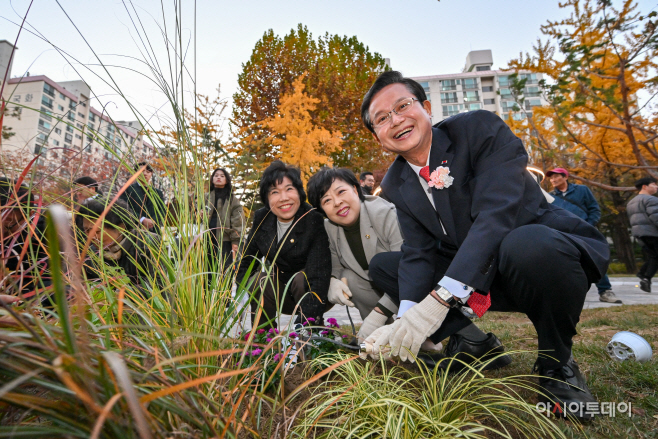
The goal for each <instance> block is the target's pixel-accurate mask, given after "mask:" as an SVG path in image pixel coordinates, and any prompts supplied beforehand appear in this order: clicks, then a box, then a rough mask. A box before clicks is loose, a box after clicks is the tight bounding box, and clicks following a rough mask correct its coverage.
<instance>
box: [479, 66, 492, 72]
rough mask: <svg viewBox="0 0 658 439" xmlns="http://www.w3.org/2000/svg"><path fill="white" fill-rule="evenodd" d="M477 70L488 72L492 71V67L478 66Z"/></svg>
mask: <svg viewBox="0 0 658 439" xmlns="http://www.w3.org/2000/svg"><path fill="white" fill-rule="evenodd" d="M475 70H476V71H478V72H486V71H487V70H491V66H476V67H475Z"/></svg>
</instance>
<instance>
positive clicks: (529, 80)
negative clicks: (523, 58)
mask: <svg viewBox="0 0 658 439" xmlns="http://www.w3.org/2000/svg"><path fill="white" fill-rule="evenodd" d="M521 79H525V80H526V81H525V84H526V85H528V84H537V82H538V81H537V74H536V73H523V74H521V75H519V81H520V80H521Z"/></svg>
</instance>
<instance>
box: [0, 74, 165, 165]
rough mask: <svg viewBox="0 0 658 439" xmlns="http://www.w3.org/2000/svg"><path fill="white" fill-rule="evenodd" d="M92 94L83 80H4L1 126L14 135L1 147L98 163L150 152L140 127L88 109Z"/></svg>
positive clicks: (45, 157) (48, 159) (42, 158)
mask: <svg viewBox="0 0 658 439" xmlns="http://www.w3.org/2000/svg"><path fill="white" fill-rule="evenodd" d="M90 95H91V90H90V89H89V86H88V85H87V84H85V83H84V82H83V81H67V82H56V81H54V80H52V79H50V78H49V77H47V76H43V75H41V76H26V77H23V78H12V79H10V80H8V81H7V84H6V85H5V90H4V92H3V99H5V100H6V101H7V103H8V104H7V105H8V111H7V113H6V114H5V120H4V122H3V125H6V126H10V127H11V132H13V133H15V134H14V135H13V136H12V137H10V138H9V139H7V140H3V141H2V151H3V152H12V151H16V150H22V151H30V152H32V153H33V154H35V155H37V154H41V156H40V158H39V162H38V163H39V164H45V163H46V162H52V161H53V160H56V159H60V160H62V161H64V160H66V159H67V157H69V156H70V154H69V153H74V152H77V151H82V154H87V155H90V156H91V157H90V158H95V159H101V161H102V160H103V159H104V160H117V159H116V156H117V155H118V156H123V155H125V154H129V153H130V154H132V155H134V156H135V158H136V159H140V158H143V157H146V156H150V155H151V153H152V146H151V145H149V144H148V143H147V142H145V141H144V139H143V136H142V135H141V133H140V132H139V130H138V129H136V128H135V127H130V126H124V125H121V124H118V123H115V122H114V121H112V119H111V118H110V117H109V116H108V115H107V114H106V113H104V112H103V111H101V110H97V109H96V108H93V107H91V105H90ZM12 103H13V104H17V105H12ZM107 146H109V147H110V148H107ZM113 152H114V153H116V155H115V154H114V153H113Z"/></svg>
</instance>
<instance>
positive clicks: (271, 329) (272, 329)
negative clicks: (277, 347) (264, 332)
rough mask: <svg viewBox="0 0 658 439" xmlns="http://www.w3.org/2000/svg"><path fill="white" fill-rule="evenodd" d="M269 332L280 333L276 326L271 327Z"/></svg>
mask: <svg viewBox="0 0 658 439" xmlns="http://www.w3.org/2000/svg"><path fill="white" fill-rule="evenodd" d="M268 332H269V333H270V334H278V333H279V330H278V329H276V328H270V330H269V331H268Z"/></svg>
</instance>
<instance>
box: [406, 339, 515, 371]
mask: <svg viewBox="0 0 658 439" xmlns="http://www.w3.org/2000/svg"><path fill="white" fill-rule="evenodd" d="M503 352H505V348H504V347H503V345H502V343H501V342H500V340H498V337H496V336H495V335H493V334H492V333H491V332H490V333H488V334H487V338H486V339H485V340H482V341H477V342H476V341H472V340H469V339H467V338H465V337H463V336H461V335H459V334H453V335H451V336H450V341H448V345H447V346H446V348H445V350H444V351H443V355H441V356H440V357H439V355H436V354H434V355H427V354H426V355H423V356H422V358H421V356H419V359H421V360H423V361H424V362H425V364H428V361H427V359H432V358H433V359H434V360H435V364H436V363H438V364H439V367H440V368H441V369H443V370H447V371H448V372H451V373H452V372H459V371H461V370H463V369H464V368H465V367H466V366H465V365H464V363H466V364H470V365H473V366H474V367H476V368H479V366H478V362H479V363H483V362H486V361H488V360H491V359H492V358H493V360H492V361H491V362H490V363H489V364H487V365H486V366H485V367H484V368H483V369H482V370H494V369H500V368H501V367H504V366H507V365H508V364H510V363H511V362H512V359H511V358H510V356H509V355H500V354H502V353H503ZM425 357H428V358H425ZM442 358H446V359H445V360H443V361H439V360H441V359H442ZM451 358H453V359H455V360H459V361H451V360H450V359H451Z"/></svg>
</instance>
